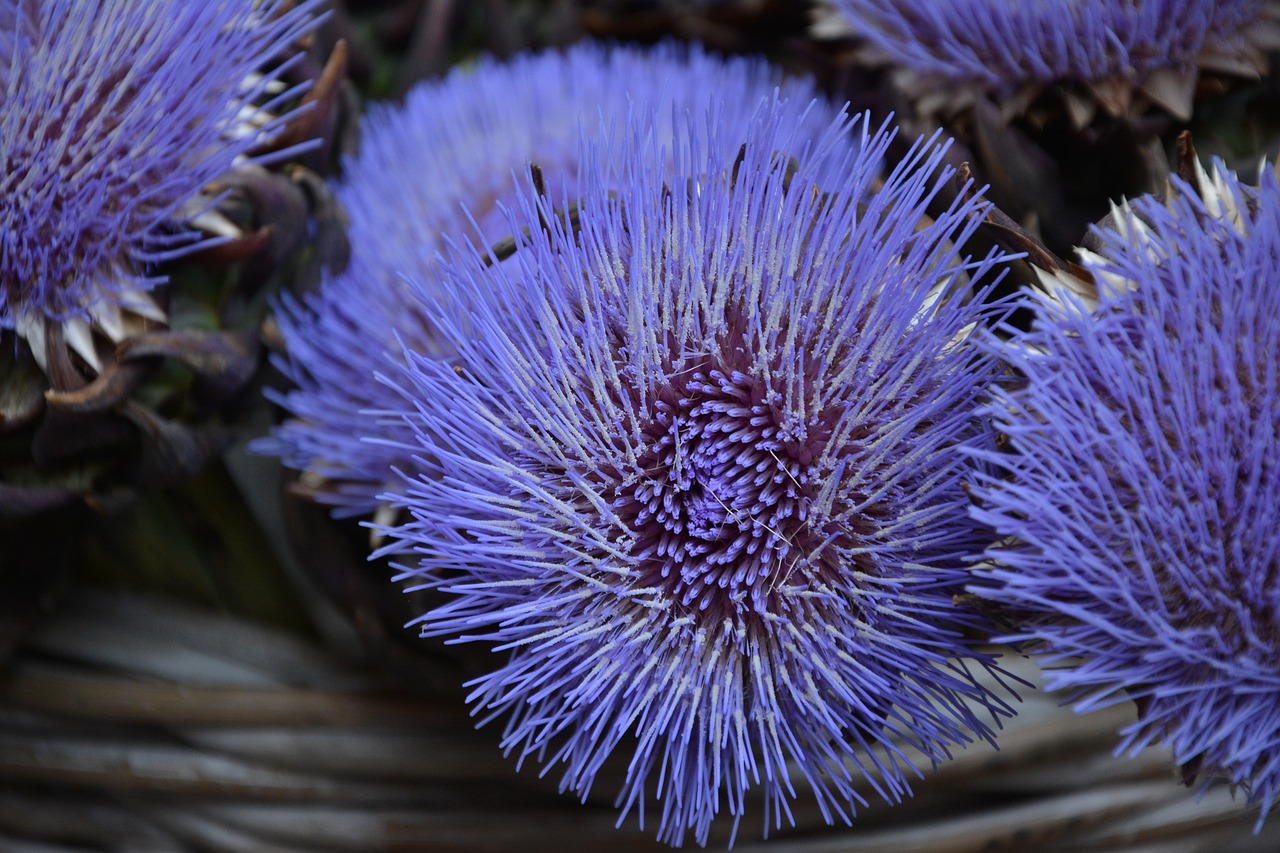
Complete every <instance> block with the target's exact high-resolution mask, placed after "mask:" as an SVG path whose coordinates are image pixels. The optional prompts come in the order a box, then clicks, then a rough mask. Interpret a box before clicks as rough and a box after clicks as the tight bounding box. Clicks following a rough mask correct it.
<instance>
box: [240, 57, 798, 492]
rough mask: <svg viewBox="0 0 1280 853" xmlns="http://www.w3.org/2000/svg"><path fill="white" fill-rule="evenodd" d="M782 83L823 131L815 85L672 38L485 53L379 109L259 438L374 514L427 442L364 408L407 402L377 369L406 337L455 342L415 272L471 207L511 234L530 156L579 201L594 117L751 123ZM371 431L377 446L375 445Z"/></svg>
mask: <svg viewBox="0 0 1280 853" xmlns="http://www.w3.org/2000/svg"><path fill="white" fill-rule="evenodd" d="M776 87H781V91H782V92H783V93H785V94H786V95H787V97H788V102H787V103H788V106H787V107H786V109H788V110H790V114H791V116H792V120H793V121H794V122H796V123H797V125H799V126H801V127H808V128H810V130H811V131H812V132H814V133H817V132H818V131H819V130H820V128H821V124H820V123H819V122H817V121H816V120H815V119H814V118H813V117H812V114H806V112H805V106H806V105H807V104H808V102H809V101H810V100H811V99H812V98H813V97H815V91H814V89H813V87H812V84H810V83H808V82H806V81H797V80H785V81H784V80H783V79H782V78H781V75H780V73H779V72H778V71H776V70H774V69H772V68H770V67H769V66H767V65H765V64H764V63H761V62H758V61H751V60H745V59H719V58H715V57H712V56H708V55H706V54H705V53H703V52H702V50H701V49H699V48H697V47H692V48H687V49H685V48H677V47H675V46H671V45H666V46H659V47H658V48H655V49H639V48H633V47H630V48H628V47H615V48H606V47H602V46H599V45H594V44H590V43H585V44H580V45H578V46H576V47H572V48H570V49H568V50H567V51H565V52H563V53H557V52H546V53H541V54H531V55H523V56H519V57H516V58H515V59H512V60H511V61H509V62H500V61H497V60H494V59H481V60H480V61H479V62H478V63H477V64H476V65H475V66H474V67H470V68H466V69H458V70H455V71H453V72H452V73H451V74H449V75H448V76H447V77H446V78H445V79H444V80H442V81H439V82H433V83H424V84H420V85H419V86H418V87H417V88H415V89H414V90H413V91H411V92H410V93H409V95H408V96H407V97H406V99H405V101H404V104H403V105H398V106H390V105H382V106H379V105H375V106H373V107H372V108H371V109H370V111H369V113H368V115H367V116H366V119H365V122H364V139H363V142H362V146H361V150H360V153H359V155H358V156H356V157H353V158H350V159H349V160H348V161H347V162H346V164H345V177H344V180H343V183H342V185H341V186H340V187H339V188H338V189H337V196H338V198H339V201H340V202H341V203H342V204H343V205H344V206H345V208H346V209H347V211H348V213H349V215H350V217H351V227H350V237H351V244H352V258H351V263H350V266H349V267H348V268H347V270H346V271H345V272H343V273H342V274H341V275H337V276H334V277H333V279H332V280H330V281H328V282H327V283H326V284H325V285H324V287H323V288H322V289H321V291H320V293H319V294H318V295H315V296H314V297H311V298H308V299H307V300H305V301H301V302H299V301H296V300H292V301H286V303H285V304H284V305H282V306H281V310H280V312H279V317H278V319H279V323H280V328H281V332H282V335H283V338H284V340H285V343H286V345H287V351H288V352H287V357H286V358H285V359H282V360H281V367H282V368H283V370H284V372H285V373H286V374H287V375H288V377H289V378H290V379H291V380H292V381H293V383H294V384H295V385H296V386H297V387H296V388H294V389H292V390H290V391H288V392H287V393H285V394H281V395H278V396H277V397H276V399H277V401H278V402H279V403H280V404H281V405H282V406H283V407H284V408H285V409H286V410H287V411H288V412H289V413H290V414H291V415H292V417H291V418H290V419H289V420H288V421H286V422H285V423H284V424H283V425H282V426H280V427H279V428H278V429H277V430H276V432H275V434H274V435H273V436H272V437H271V438H270V439H268V440H265V441H263V442H261V443H259V445H258V447H259V449H261V450H263V451H265V452H269V453H273V454H275V455H279V456H281V457H282V458H283V459H284V461H285V462H286V464H288V465H289V466H291V467H293V468H295V469H297V470H300V471H302V472H304V475H303V484H304V485H309V486H310V487H311V488H312V490H313V493H314V494H315V496H316V498H317V499H318V500H320V501H322V502H324V503H327V504H330V505H332V506H334V507H335V512H336V513H339V514H345V515H367V514H369V513H371V512H373V511H374V510H375V509H376V508H377V506H378V504H379V501H378V500H377V495H378V494H380V493H381V492H382V491H384V490H385V489H386V488H387V487H388V485H389V484H390V483H391V482H392V481H393V480H394V475H393V474H392V469H393V468H394V467H397V466H401V467H403V466H407V465H409V464H410V458H411V457H412V455H413V453H415V452H416V443H415V442H414V439H413V434H412V432H411V431H410V430H409V429H408V427H407V426H406V425H405V424H404V423H403V421H402V420H401V419H400V418H399V417H398V416H394V415H388V416H386V417H384V418H383V419H382V421H381V422H380V423H379V425H378V427H377V429H376V430H372V429H371V428H370V422H369V421H368V420H367V418H366V416H365V415H364V414H363V412H365V411H367V410H372V411H382V412H389V411H397V410H399V409H400V408H401V401H400V400H399V399H398V396H397V394H396V393H395V392H394V391H393V390H392V389H391V388H389V387H387V386H384V385H382V384H380V383H378V382H376V381H374V380H373V376H374V374H375V373H377V372H379V371H382V372H387V373H394V372H397V371H398V370H399V366H398V365H400V364H402V363H403V358H402V357H401V355H400V351H401V345H402V344H403V345H405V346H408V347H409V348H411V349H413V350H414V351H416V352H418V353H420V354H427V355H431V356H434V357H442V356H445V355H448V354H449V353H450V352H451V348H452V342H449V341H442V340H439V339H438V338H436V337H435V336H434V333H433V332H432V331H431V330H430V328H429V324H427V323H426V322H425V320H424V318H423V315H422V310H421V308H420V307H419V305H418V304H417V303H416V302H415V301H414V300H413V299H410V298H409V297H408V291H407V287H406V286H405V284H404V281H403V277H404V276H411V277H413V278H416V279H418V280H419V281H421V282H425V283H427V284H428V285H429V284H430V283H431V282H434V281H435V275H436V273H435V269H436V260H435V256H436V253H437V252H439V251H440V250H441V249H442V248H443V246H444V242H443V240H444V237H445V236H447V235H451V234H452V235H461V234H464V233H468V232H470V231H471V227H472V225H471V220H470V219H469V218H468V215H469V216H470V217H472V218H474V222H475V223H476V225H477V227H478V228H479V233H478V235H476V237H477V239H478V240H480V241H481V242H485V243H489V244H493V243H497V242H500V241H501V240H503V239H504V238H506V237H509V236H510V233H509V232H508V231H507V228H508V224H507V222H506V219H505V217H504V215H503V212H502V206H503V204H504V203H505V202H508V201H509V200H510V199H511V198H512V195H513V193H514V182H513V179H512V175H513V173H525V172H527V171H528V170H529V168H530V164H533V165H536V166H537V167H538V168H539V170H540V172H541V174H542V176H543V179H544V180H545V182H546V187H547V191H548V192H549V193H551V194H553V195H555V196H557V197H558V196H559V195H560V194H561V192H563V191H566V190H567V191H568V192H569V196H570V197H573V196H574V194H575V193H574V190H573V188H572V181H573V180H574V176H575V175H576V167H577V155H578V140H579V135H580V133H581V128H582V126H583V124H584V122H585V123H586V124H587V125H588V126H591V127H594V126H596V125H597V123H601V124H602V125H603V126H606V127H607V126H609V125H611V124H615V123H618V122H621V121H623V120H625V118H626V116H627V115H628V113H629V112H631V111H642V112H643V111H647V110H650V109H652V111H653V115H654V122H655V124H654V127H653V133H654V134H655V138H657V139H659V140H661V139H665V138H667V137H669V136H670V135H671V133H672V130H671V127H672V123H673V122H674V121H676V120H677V118H678V117H680V116H682V115H684V114H685V113H692V114H694V115H698V114H701V113H702V112H703V111H705V109H706V107H707V106H708V105H709V104H710V103H712V102H720V103H723V104H724V105H725V108H724V110H723V112H722V114H721V117H720V120H721V121H722V122H723V123H724V124H725V126H726V127H729V128H733V127H743V126H745V124H746V121H747V119H748V118H749V117H750V115H751V114H752V112H753V110H754V109H755V107H756V105H757V104H758V103H759V101H760V100H761V98H763V97H765V96H767V95H768V94H769V93H770V92H772V91H773V90H774V89H775V88H776ZM371 432H376V433H377V436H378V441H376V442H371V441H369V440H366V438H365V436H366V435H368V434H369V433H371Z"/></svg>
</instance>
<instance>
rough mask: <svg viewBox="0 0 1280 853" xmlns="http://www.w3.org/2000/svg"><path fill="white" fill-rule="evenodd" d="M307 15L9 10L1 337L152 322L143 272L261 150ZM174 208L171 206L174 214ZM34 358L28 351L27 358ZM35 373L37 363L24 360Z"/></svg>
mask: <svg viewBox="0 0 1280 853" xmlns="http://www.w3.org/2000/svg"><path fill="white" fill-rule="evenodd" d="M317 6H318V4H317V3H315V2H309V3H301V4H299V5H297V6H295V7H293V8H288V5H287V4H285V3H283V2H279V0H268V2H252V0H238V2H225V3H189V2H185V0H152V1H151V2H146V3H138V2H130V0H97V2H91V3H85V2H82V0H49V2H34V0H32V2H24V0H8V2H5V3H4V4H3V8H2V9H0V27H3V28H4V32H3V34H2V35H0V87H2V91H3V95H2V96H0V97H2V98H3V111H2V112H0V161H2V162H3V169H2V170H0V227H2V228H3V254H2V255H0V329H16V330H17V331H18V334H19V335H20V336H23V337H26V338H28V340H30V341H31V342H32V348H33V350H35V349H37V348H39V347H38V344H39V343H42V342H43V340H44V337H45V332H44V327H45V325H46V323H48V322H53V323H59V324H66V325H67V331H66V335H67V337H68V339H69V340H71V341H72V342H73V343H75V342H77V341H78V342H79V343H80V346H79V349H82V350H84V353H85V358H86V360H88V361H90V362H93V361H94V360H95V359H94V357H93V356H92V355H91V349H92V347H91V345H90V344H89V343H88V336H89V329H90V328H91V327H96V328H97V329H99V330H101V331H103V332H104V333H105V334H107V335H108V336H112V337H118V336H119V334H120V327H121V322H122V321H121V313H122V312H126V311H138V312H141V313H142V314H143V315H144V316H158V309H156V308H155V306H154V305H152V304H151V303H150V302H149V301H148V300H147V299H146V297H145V295H144V293H145V291H147V290H148V289H150V288H152V287H154V286H155V285H156V284H157V283H158V281H159V279H158V278H157V277H155V276H154V275H153V274H152V273H153V265H154V264H155V263H157V262H159V261H162V260H165V259H168V258H172V257H174V256H175V255H177V254H181V253H182V252H185V251H190V250H191V249H192V248H194V247H195V246H197V245H199V244H200V242H201V235H200V234H199V233H198V232H197V230H196V229H195V228H194V227H193V226H192V223H191V220H192V219H193V218H195V217H196V216H198V215H199V214H200V213H201V212H202V211H201V210H200V209H199V208H196V209H191V208H190V205H189V202H190V201H191V199H192V198H193V197H195V196H196V195H197V193H198V192H199V191H200V189H201V188H202V187H203V186H204V185H205V184H206V183H208V182H209V181H210V180H212V179H213V178H215V177H217V176H218V175H219V174H221V173H223V172H225V171H226V170H227V169H228V168H229V167H230V166H231V165H232V163H233V162H234V161H235V160H236V158H238V157H241V156H242V155H245V154H246V153H248V152H250V151H251V150H252V149H253V148H255V146H258V145H261V144H263V143H264V142H266V141H267V140H269V139H270V138H271V135H272V132H273V130H274V128H275V127H276V124H275V120H274V119H273V118H272V113H271V109H272V108H273V107H274V106H275V105H276V104H279V103H284V102H286V101H287V100H288V98H289V97H292V94H294V93H289V92H283V91H281V90H279V89H277V88H276V86H277V81H278V78H279V75H280V73H281V72H282V70H283V66H282V64H281V62H280V61H281V59H282V58H283V57H284V56H285V55H287V54H288V52H289V51H290V50H291V49H293V47H294V45H295V43H296V41H297V40H298V38H299V37H300V36H301V35H303V34H304V33H305V32H306V31H307V30H308V29H309V28H310V27H311V26H313V22H314V15H313V13H314V11H315V9H316V7H317ZM184 205H185V206H184ZM41 349H42V348H41ZM35 356H36V358H37V359H43V357H44V353H43V351H39V352H35Z"/></svg>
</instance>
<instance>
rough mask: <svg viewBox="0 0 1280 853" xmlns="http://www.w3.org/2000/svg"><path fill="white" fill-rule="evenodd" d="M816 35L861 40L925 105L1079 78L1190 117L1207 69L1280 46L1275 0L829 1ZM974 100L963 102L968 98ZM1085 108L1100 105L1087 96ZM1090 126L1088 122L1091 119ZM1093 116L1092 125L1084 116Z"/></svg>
mask: <svg viewBox="0 0 1280 853" xmlns="http://www.w3.org/2000/svg"><path fill="white" fill-rule="evenodd" d="M827 6H828V9H827V11H826V12H825V13H824V15H823V16H822V17H821V18H820V19H819V23H818V24H817V25H816V32H818V33H819V34H825V35H828V36H829V35H846V34H848V35H856V36H858V37H860V38H862V39H865V40H866V42H867V44H868V45H869V47H870V54H871V55H870V58H871V59H872V60H873V61H875V62H877V63H880V64H888V65H891V66H893V67H894V68H895V69H897V71H898V74H899V77H900V81H901V83H902V85H903V87H904V88H905V89H906V90H907V91H908V92H909V93H912V94H914V95H916V96H919V97H921V98H923V99H924V101H923V102H922V106H923V108H924V111H925V112H934V111H937V110H946V109H950V110H952V111H955V110H956V108H957V107H963V106H964V105H965V103H966V101H971V100H972V98H973V95H974V93H975V92H984V93H988V94H991V95H994V96H996V97H997V98H1002V99H1005V98H1011V100H1010V101H1008V103H1011V104H1016V103H1022V104H1025V103H1027V102H1028V101H1029V100H1030V99H1031V98H1032V97H1034V95H1035V94H1036V93H1038V92H1039V91H1040V90H1041V89H1042V88H1043V87H1045V86H1048V85H1050V84H1055V83H1062V82H1079V83H1083V84H1086V85H1087V86H1090V87H1092V88H1093V91H1094V94H1095V95H1096V97H1097V99H1098V101H1100V102H1101V103H1102V105H1103V106H1105V107H1107V108H1108V109H1109V110H1111V111H1112V112H1113V113H1116V114H1121V113H1123V112H1125V110H1126V108H1127V106H1128V104H1129V101H1130V99H1131V97H1132V95H1133V93H1134V92H1135V91H1138V90H1141V91H1142V92H1143V93H1144V94H1145V95H1146V96H1147V97H1149V98H1150V99H1151V100H1153V101H1155V102H1156V103H1157V104H1160V105H1162V106H1164V107H1165V108H1167V109H1169V110H1170V111H1171V112H1173V113H1174V114H1176V115H1178V116H1180V117H1182V118H1187V117H1188V116H1189V115H1190V111H1191V95H1192V92H1193V86H1194V82H1195V72H1196V69H1197V68H1205V69H1208V70H1217V71H1222V72H1225V73H1230V74H1238V75H1245V76H1255V77H1256V76H1257V75H1258V74H1260V73H1261V72H1262V71H1264V70H1265V69H1266V67H1267V66H1266V51H1267V50H1268V49H1272V48H1274V47H1276V46H1277V44H1278V43H1280V40H1278V39H1277V35H1278V34H1280V4H1277V3H1276V2H1274V0H1035V2H1028V3H1013V2H1009V0H955V2H949V3H933V2H928V0H923V1H922V2H902V0H827ZM958 94H961V95H962V96H961V97H959V98H957V95H958ZM1075 109H1076V111H1077V113H1078V114H1079V115H1080V116H1082V117H1085V116H1087V114H1088V113H1089V112H1090V110H1089V108H1088V106H1087V105H1085V104H1084V103H1083V102H1079V103H1076V104H1075ZM1085 121H1087V118H1086V119H1085ZM1081 123H1085V122H1084V121H1082V122H1081Z"/></svg>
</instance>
